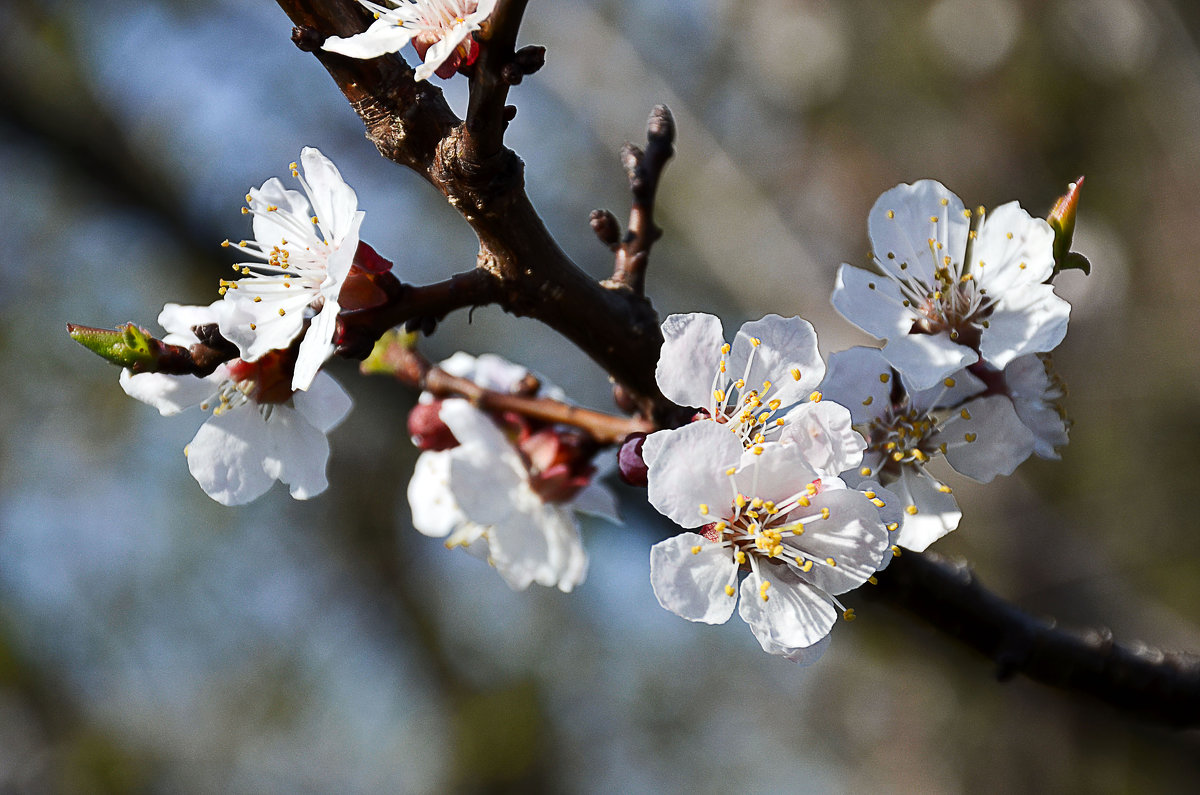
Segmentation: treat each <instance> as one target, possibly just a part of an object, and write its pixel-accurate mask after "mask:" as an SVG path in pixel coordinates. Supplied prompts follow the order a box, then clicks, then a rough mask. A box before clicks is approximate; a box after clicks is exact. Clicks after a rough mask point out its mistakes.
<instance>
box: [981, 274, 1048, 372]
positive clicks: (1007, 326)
mask: <svg viewBox="0 0 1200 795" xmlns="http://www.w3.org/2000/svg"><path fill="white" fill-rule="evenodd" d="M1070 315H1071V305H1070V304H1069V303H1067V302H1066V301H1064V300H1063V299H1062V298H1059V297H1058V296H1057V295H1055V294H1054V287H1053V286H1052V285H1049V284H1034V285H1029V286H1027V287H1020V288H1016V289H1014V290H1010V291H1009V292H1007V293H1005V296H1004V300H1003V301H1002V302H1001V303H1000V304H999V305H998V306H997V308H996V311H995V312H994V313H992V316H991V317H990V318H988V325H989V327H988V328H987V329H986V330H985V332H984V334H983V338H982V340H981V341H980V343H979V350H980V352H981V353H982V354H983V358H984V359H985V360H986V361H987V362H989V363H990V364H992V365H994V366H995V367H997V368H1003V367H1004V366H1006V365H1007V364H1008V363H1009V362H1011V361H1012V360H1013V359H1015V358H1017V357H1018V356H1024V355H1026V354H1030V353H1045V352H1046V351H1052V350H1054V349H1055V348H1057V347H1058V344H1059V343H1060V342H1062V341H1063V338H1064V337H1066V335H1067V321H1068V319H1069V318H1070Z"/></svg>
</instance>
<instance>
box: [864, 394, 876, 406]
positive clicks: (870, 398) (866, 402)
mask: <svg viewBox="0 0 1200 795" xmlns="http://www.w3.org/2000/svg"><path fill="white" fill-rule="evenodd" d="M874 402H875V396H874V395H867V399H866V400H864V401H863V402H862V404H863V405H864V406H869V405H871V404H872V403H874Z"/></svg>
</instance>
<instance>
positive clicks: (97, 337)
mask: <svg viewBox="0 0 1200 795" xmlns="http://www.w3.org/2000/svg"><path fill="white" fill-rule="evenodd" d="M67 333H68V334H70V335H71V339H73V340H75V341H76V342H78V343H79V344H80V345H82V346H83V347H85V348H87V349H88V350H89V351H91V352H92V353H94V354H96V355H97V356H99V357H100V358H102V359H107V360H108V361H110V362H112V363H113V364H115V365H117V366H119V367H128V368H130V369H132V370H151V369H153V366H154V364H155V363H156V362H157V360H158V350H159V348H160V346H161V344H160V343H159V341H158V340H156V339H155V338H154V337H152V336H150V332H148V331H146V330H145V329H144V328H140V327H139V326H136V325H134V324H133V323H127V324H125V325H124V326H118V327H117V328H115V329H104V328H92V327H90V326H77V325H75V324H74V323H68V324H67Z"/></svg>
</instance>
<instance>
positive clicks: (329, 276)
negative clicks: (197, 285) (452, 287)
mask: <svg viewBox="0 0 1200 795" xmlns="http://www.w3.org/2000/svg"><path fill="white" fill-rule="evenodd" d="M301 165H302V166H303V174H302V173H301V171H300V167H299V166H301ZM291 170H292V176H293V177H295V178H296V179H297V180H299V182H300V187H301V188H302V189H303V191H304V192H303V193H301V192H300V191H295V190H289V189H286V188H284V187H283V183H282V182H280V181H279V179H277V178H275V177H272V178H271V179H269V180H267V181H266V182H264V183H263V184H262V187H261V188H251V189H250V192H249V193H248V194H246V202H247V205H248V206H247V207H243V208H242V212H243V213H245V214H248V215H253V216H254V239H253V240H242V241H240V242H239V243H236V244H233V243H230V242H229V241H228V240H227V241H225V243H224V244H223V245H225V246H227V247H229V246H236V247H237V248H240V249H241V250H243V251H245V252H246V253H247V254H250V255H251V256H253V257H255V258H256V261H254V262H239V263H238V264H236V265H234V266H233V268H234V270H236V271H237V272H238V273H239V274H241V275H242V276H243V277H244V278H242V279H237V280H233V281H222V282H221V292H222V293H223V294H224V295H225V298H226V300H228V301H229V302H230V304H231V306H232V307H233V310H232V311H229V312H226V313H223V314H222V319H221V334H222V335H223V336H224V337H225V338H226V339H228V340H229V341H231V342H233V343H234V344H235V345H237V346H238V350H239V351H240V353H241V356H242V358H243V359H245V360H246V361H251V362H252V361H255V360H256V359H258V358H259V357H260V356H262V355H264V354H266V353H268V352H270V351H275V350H282V349H285V348H287V347H288V346H290V345H291V344H292V342H293V341H294V340H295V339H296V337H298V336H299V335H300V334H301V333H303V334H304V339H303V340H302V341H301V343H300V350H299V353H298V355H297V358H296V368H295V373H294V375H293V377H292V388H293V389H308V387H309V384H311V383H312V381H313V378H314V377H315V376H316V374H317V370H318V369H320V367H321V365H322V364H324V363H325V360H326V359H328V358H329V356H330V355H331V354H332V353H333V348H334V345H333V333H334V329H335V326H336V323H337V316H338V312H339V311H340V309H341V307H340V306H339V304H338V295H339V294H340V293H341V290H342V284H343V283H344V282H345V280H346V276H347V275H348V274H349V272H350V266H351V265H352V264H353V263H354V254H355V252H356V251H357V250H358V230H359V226H360V225H361V224H362V219H363V216H364V213H363V212H362V211H361V210H359V209H358V197H357V196H356V195H355V193H354V190H353V188H351V187H350V186H349V185H347V184H346V183H345V181H344V180H343V179H342V175H341V173H340V172H339V171H338V170H337V167H336V166H335V165H333V163H332V162H330V161H329V158H327V157H325V156H324V155H323V154H321V153H320V152H319V151H317V150H316V149H314V148H312V147H311V146H310V147H305V148H304V150H303V151H302V152H301V153H300V164H296V163H292V164H291ZM306 323H307V324H308V326H307V330H305V324H306Z"/></svg>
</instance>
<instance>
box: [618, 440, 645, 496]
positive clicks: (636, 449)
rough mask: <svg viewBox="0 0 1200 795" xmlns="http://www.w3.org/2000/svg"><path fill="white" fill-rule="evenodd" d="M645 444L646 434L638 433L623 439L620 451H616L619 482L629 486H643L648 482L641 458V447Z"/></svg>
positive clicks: (643, 461)
mask: <svg viewBox="0 0 1200 795" xmlns="http://www.w3.org/2000/svg"><path fill="white" fill-rule="evenodd" d="M645 443H646V434H644V433H642V432H640V431H638V432H636V433H631V434H629V435H628V436H626V437H625V441H623V442H621V449H619V450H618V451H617V470H618V472H619V473H620V475H621V480H623V481H625V482H626V483H628V484H629V485H630V486H645V485H646V484H647V483H648V482H649V478H648V477H647V475H648V474H649V472H650V469H649V467H647V466H646V461H645V459H643V458H642V445H643V444H645Z"/></svg>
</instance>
